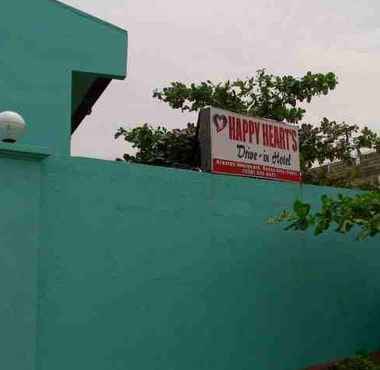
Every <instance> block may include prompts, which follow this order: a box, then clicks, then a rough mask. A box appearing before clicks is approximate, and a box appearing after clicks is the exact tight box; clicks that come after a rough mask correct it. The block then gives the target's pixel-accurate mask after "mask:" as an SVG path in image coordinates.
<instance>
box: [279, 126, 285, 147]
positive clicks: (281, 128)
mask: <svg viewBox="0 0 380 370" xmlns="http://www.w3.org/2000/svg"><path fill="white" fill-rule="evenodd" d="M280 148H281V149H285V132H284V128H283V127H280Z"/></svg>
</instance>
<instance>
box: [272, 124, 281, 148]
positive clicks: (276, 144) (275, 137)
mask: <svg viewBox="0 0 380 370" xmlns="http://www.w3.org/2000/svg"><path fill="white" fill-rule="evenodd" d="M273 144H274V147H275V148H279V147H280V137H279V135H278V127H277V126H274V127H273Z"/></svg>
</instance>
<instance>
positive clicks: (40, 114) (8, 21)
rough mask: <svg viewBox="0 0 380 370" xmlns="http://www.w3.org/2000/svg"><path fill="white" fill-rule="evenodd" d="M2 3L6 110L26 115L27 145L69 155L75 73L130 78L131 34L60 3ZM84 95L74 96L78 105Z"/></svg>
mask: <svg viewBox="0 0 380 370" xmlns="http://www.w3.org/2000/svg"><path fill="white" fill-rule="evenodd" d="M1 4H2V5H1V6H2V11H1V12H0V50H1V53H0V111H4V110H12V111H16V112H19V113H21V114H22V115H23V116H24V118H25V119H26V121H27V123H28V135H26V136H25V138H24V139H23V143H25V144H33V145H49V146H50V147H51V150H52V151H53V152H55V153H58V154H64V155H67V154H69V153H70V136H71V114H72V107H71V104H72V73H73V72H74V71H76V72H86V73H93V74H94V75H96V76H99V77H100V76H107V77H109V78H120V79H121V78H124V77H125V73H126V58H127V33H126V32H125V31H123V30H121V29H119V28H117V27H114V26H112V25H110V24H108V23H105V22H102V21H100V20H98V19H96V18H93V17H90V16H88V15H86V14H84V13H81V12H79V11H77V10H75V9H73V8H70V7H68V6H65V5H63V4H61V3H59V2H57V1H54V0H28V1H25V0H2V3H1ZM78 86H79V87H78V88H80V85H78ZM78 94H79V92H78V93H76V92H75V91H74V92H73V97H74V101H73V105H77V103H78V102H77V101H76V100H75V97H77V95H78ZM82 98H83V97H82ZM74 108H76V107H74Z"/></svg>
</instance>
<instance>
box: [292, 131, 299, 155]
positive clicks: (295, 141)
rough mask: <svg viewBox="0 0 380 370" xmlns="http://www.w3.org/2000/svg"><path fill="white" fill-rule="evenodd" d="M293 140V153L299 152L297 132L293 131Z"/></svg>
mask: <svg viewBox="0 0 380 370" xmlns="http://www.w3.org/2000/svg"><path fill="white" fill-rule="evenodd" d="M292 139H293V145H292V149H293V152H296V151H297V150H298V145H297V131H292Z"/></svg>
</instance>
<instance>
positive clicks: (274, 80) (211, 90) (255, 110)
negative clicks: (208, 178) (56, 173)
mask: <svg viewBox="0 0 380 370" xmlns="http://www.w3.org/2000/svg"><path fill="white" fill-rule="evenodd" d="M336 85H337V78H336V76H335V74H334V73H332V72H330V73H327V74H321V73H317V74H313V73H311V72H308V73H307V74H306V75H305V76H303V77H301V78H295V77H293V76H275V75H272V74H268V73H266V72H265V70H264V69H261V70H259V71H257V73H256V75H255V76H254V77H252V78H250V79H248V80H236V81H232V82H231V81H226V82H222V83H218V84H216V83H213V82H211V81H206V82H201V83H200V84H194V83H192V84H190V85H186V84H184V83H181V82H173V83H171V84H170V86H169V87H165V88H163V89H162V90H156V91H155V92H154V94H153V96H154V97H155V98H157V99H159V100H161V101H163V102H165V103H167V104H169V106H170V107H171V108H173V109H179V110H182V111H189V112H194V111H198V110H200V109H202V108H205V107H207V106H214V107H218V108H223V109H227V110H231V111H234V112H237V113H241V114H245V115H250V116H258V117H264V118H271V119H275V120H279V121H287V122H289V123H294V124H296V123H298V122H299V121H300V120H301V119H302V118H303V116H304V114H305V109H304V108H303V107H302V106H301V105H302V103H310V102H311V101H312V99H313V97H315V96H319V95H326V94H328V93H329V91H331V90H333V89H334V88H335V87H336ZM299 135H300V152H301V168H302V172H303V177H304V179H305V180H306V181H308V182H312V183H315V182H316V181H317V180H316V179H315V176H313V174H312V173H311V172H310V169H311V167H312V165H313V164H314V163H315V162H319V163H323V162H324V161H326V160H330V161H334V160H342V159H343V160H349V159H351V157H352V152H353V151H355V152H357V153H360V150H361V149H362V148H363V147H368V148H374V147H375V146H376V140H378V138H377V136H376V134H374V133H373V132H372V131H370V130H369V129H368V128H365V129H363V130H361V131H360V130H359V127H358V126H357V125H349V124H346V123H344V122H343V123H337V122H335V121H329V120H328V119H327V118H324V119H323V120H322V122H321V125H320V126H313V125H311V124H306V123H304V124H302V125H301V126H300V129H299ZM120 136H123V137H124V139H125V140H126V141H128V142H131V143H132V144H133V146H134V147H135V148H136V149H137V154H136V156H131V155H128V154H126V155H124V159H126V160H128V161H132V162H139V163H146V164H155V165H165V166H174V167H181V168H197V167H199V164H200V163H199V161H200V158H199V153H196V150H197V148H198V145H197V132H196V127H195V125H188V127H187V128H185V129H176V130H173V131H168V130H166V129H164V128H162V127H159V128H156V129H155V128H153V127H151V126H149V125H147V124H145V125H144V126H141V127H137V128H134V129H130V130H126V129H124V128H121V129H120V130H119V131H118V132H117V134H116V137H117V138H118V137H120ZM379 143H380V141H379V140H378V144H377V145H378V147H380V144H379ZM326 181H327V180H326Z"/></svg>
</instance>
